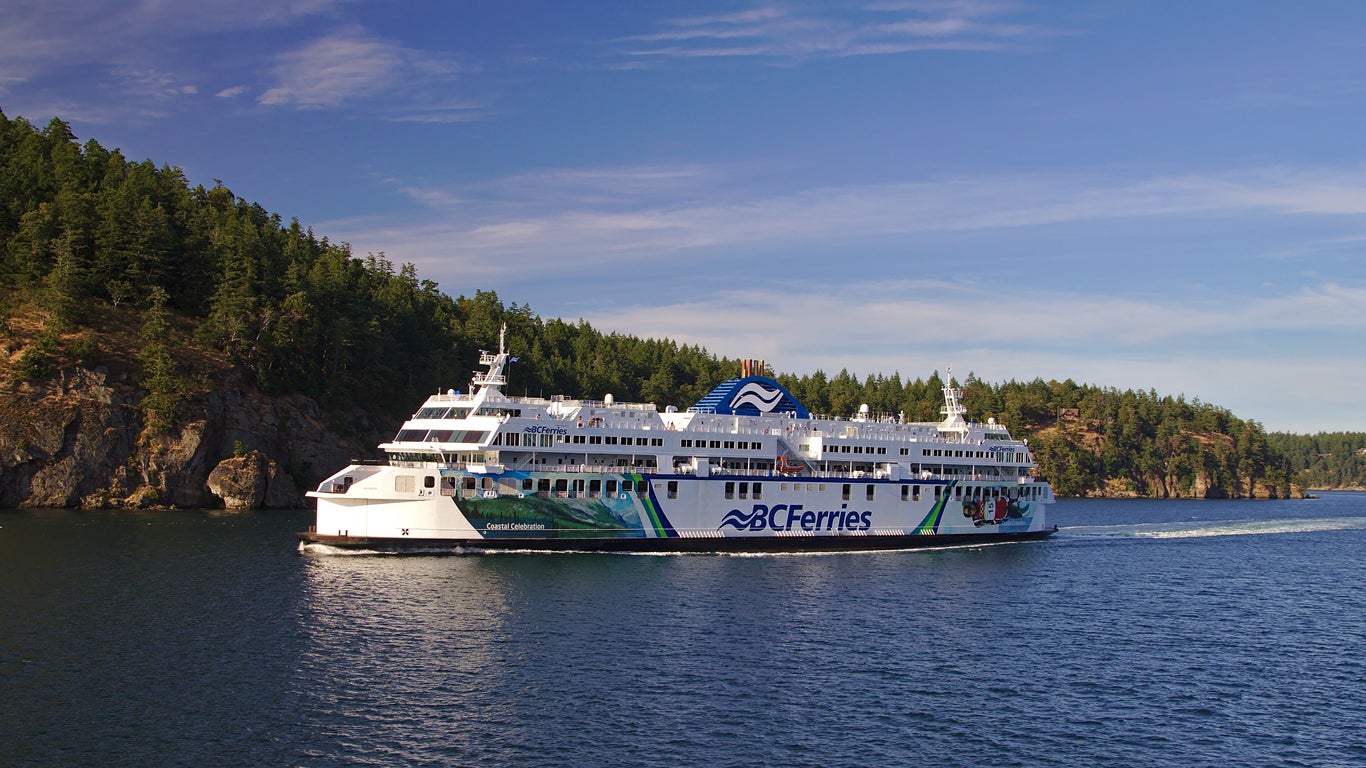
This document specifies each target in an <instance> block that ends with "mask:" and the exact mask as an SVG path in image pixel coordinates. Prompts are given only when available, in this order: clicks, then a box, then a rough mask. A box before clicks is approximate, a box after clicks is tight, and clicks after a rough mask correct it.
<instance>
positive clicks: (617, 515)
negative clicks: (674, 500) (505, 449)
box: [459, 472, 660, 538]
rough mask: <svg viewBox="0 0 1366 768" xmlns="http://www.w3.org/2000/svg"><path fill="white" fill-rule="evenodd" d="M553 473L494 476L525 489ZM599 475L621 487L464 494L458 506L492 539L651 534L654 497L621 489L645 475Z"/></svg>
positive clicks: (630, 486) (508, 473)
mask: <svg viewBox="0 0 1366 768" xmlns="http://www.w3.org/2000/svg"><path fill="white" fill-rule="evenodd" d="M549 477H552V475H550V474H547V473H533V472H505V473H503V474H502V475H499V476H497V477H496V478H495V479H496V481H497V482H498V483H499V484H500V485H502V486H504V487H507V486H509V485H511V486H514V487H518V488H521V487H523V481H524V480H531V481H532V485H533V487H534V486H535V485H536V484H537V481H539V480H541V479H543V478H549ZM559 477H563V476H562V475H560V476H559ZM594 479H595V480H602V481H603V485H604V486H606V485H607V483H608V481H613V485H614V486H615V487H616V488H617V489H618V490H616V491H615V492H613V493H610V494H607V493H603V494H599V495H591V496H590V495H588V494H585V493H582V492H576V491H568V490H566V491H554V490H552V491H544V490H542V491H527V492H523V493H521V494H503V495H497V496H492V497H480V496H474V497H468V498H461V499H460V500H459V505H460V509H461V510H462V511H463V512H464V514H465V518H466V519H467V520H469V522H470V525H472V526H474V528H475V530H477V531H479V532H480V533H482V534H483V535H484V536H485V537H487V538H524V537H526V536H535V537H551V538H603V537H612V538H641V537H644V536H646V535H647V534H646V528H645V524H644V523H643V522H642V519H641V507H642V506H644V507H645V509H646V510H647V517H651V518H653V517H654V516H653V515H650V514H648V513H649V509H650V503H649V500H648V499H642V498H640V497H639V496H637V495H636V494H635V492H634V491H625V490H620V489H622V488H634V487H636V483H637V482H638V481H639V480H640V479H641V476H640V475H638V474H622V475H602V476H601V477H598V478H594ZM642 502H643V504H642ZM651 524H652V527H654V528H655V529H656V530H658V529H659V527H660V526H659V525H658V523H657V521H656V520H654V519H652V520H651ZM657 535H658V534H657Z"/></svg>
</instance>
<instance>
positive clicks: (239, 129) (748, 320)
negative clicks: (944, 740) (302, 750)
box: [0, 0, 1366, 432]
mask: <svg viewBox="0 0 1366 768" xmlns="http://www.w3.org/2000/svg"><path fill="white" fill-rule="evenodd" d="M200 6H203V7H200ZM1363 40H1366V3H1360V2H1304V3H1285V2H1254V1H1252V0H1246V1H1243V2H1215V1H1210V2H1200V1H1197V2H1188V3H1161V2H1157V3H1154V2H1137V1H1135V2H1127V1H1118V0H1116V1H1114V2H1106V1H1104V0H1100V1H1098V2H1085V3H1083V2H1075V3H1074V2H1042V1H1040V2H1009V1H1003V2H996V1H994V0H912V1H907V2H902V1H899V0H868V2H863V3H859V2H848V3H835V2H815V1H814V0H796V1H793V2H764V1H763V0H760V1H759V2H610V3H570V2H520V1H518V0H504V1H502V2H494V1H488V2H474V1H469V2H457V1H451V2H430V3H429V2H363V1H355V2H344V1H341V0H270V1H265V0H261V1H258V0H238V1H237V2H234V3H231V4H228V3H213V4H207V3H206V4H197V3H182V2H179V1H178V0H176V1H173V0H144V1H143V2H112V1H104V0H79V1H74V0H45V1H35V0H9V2H6V3H5V4H3V6H0V109H3V110H4V112H5V114H7V115H8V116H10V117H15V116H23V117H25V118H28V119H29V120H30V121H32V122H34V123H37V124H39V125H41V124H43V123H45V122H46V121H47V119H48V118H50V117H52V116H53V115H57V116H60V117H62V118H63V119H65V120H67V121H68V122H70V123H71V124H72V127H73V129H74V131H75V132H76V134H77V136H78V137H80V138H81V139H82V140H84V139H86V138H96V139H97V140H99V141H100V142H101V143H102V144H104V145H105V146H107V147H119V148H121V149H122V150H123V151H124V153H125V155H127V156H128V157H130V158H131V159H135V160H140V159H144V158H152V159H153V160H155V161H156V162H158V163H166V164H171V165H175V166H179V167H180V168H182V169H184V171H185V173H186V175H187V176H188V177H189V178H190V180H191V181H192V182H193V183H203V184H205V185H211V184H212V183H213V182H214V180H215V179H221V180H222V181H223V182H224V184H225V185H227V186H228V187H229V188H231V189H232V190H233V192H235V193H236V194H238V195H239V196H241V197H244V198H246V199H248V200H252V201H254V202H258V203H260V204H261V205H262V206H264V207H265V208H267V209H268V210H271V211H275V212H278V213H280V214H281V215H282V216H284V217H286V218H287V219H288V218H293V217H297V218H298V219H299V220H300V221H301V222H302V223H303V224H305V225H307V226H311V227H313V229H314V231H315V232H317V233H318V234H320V235H327V236H328V237H330V238H331V239H332V240H334V241H337V240H340V241H345V242H349V243H351V245H352V247H353V249H354V250H355V252H356V253H357V255H364V254H365V253H367V252H384V253H385V254H386V255H387V256H388V257H389V258H391V259H393V260H394V261H396V262H400V263H401V262H413V263H415V264H416V265H417V266H418V270H419V273H420V274H421V276H422V277H424V278H428V279H432V280H435V281H437V282H438V283H439V284H440V286H441V288H442V290H444V291H445V292H447V293H449V294H452V295H460V294H465V295H472V294H473V292H474V291H475V290H476V289H486V290H495V291H497V292H498V294H499V296H500V297H501V298H502V299H503V300H504V301H505V302H508V303H511V302H516V303H519V304H530V306H531V307H532V309H533V310H534V311H535V312H537V313H538V314H540V315H541V316H543V317H556V316H558V317H564V318H566V319H570V320H574V319H577V318H583V319H585V320H587V321H589V322H591V323H593V324H594V325H595V326H596V327H598V328H600V329H603V330H607V331H613V330H615V331H620V332H623V333H628V334H634V335H640V336H655V337H659V336H666V337H670V338H673V339H677V340H679V341H682V342H686V343H698V344H702V345H704V346H706V347H707V348H709V349H711V350H712V351H714V352H716V353H718V354H722V355H728V356H732V357H738V356H745V357H760V358H764V359H766V360H768V361H769V362H770V363H771V364H773V365H774V366H775V367H776V368H777V369H778V370H780V371H791V372H797V373H806V372H811V371H814V370H816V369H818V368H819V369H823V370H825V371H826V372H827V373H831V374H833V373H836V372H838V371H839V370H840V369H842V368H847V369H849V370H850V371H851V372H854V373H857V374H859V375H860V376H863V375H867V374H870V373H878V372H881V373H887V374H890V373H892V372H900V373H901V374H902V375H903V376H904V377H909V378H915V377H924V376H927V375H929V374H930V373H931V372H932V371H934V370H939V371H943V370H944V369H945V368H946V367H950V366H951V367H952V368H953V370H954V371H955V373H956V374H958V375H960V376H961V375H963V374H966V373H968V372H970V371H971V372H974V373H976V374H977V375H978V376H980V377H981V378H984V379H987V380H989V381H1004V380H1007V379H1020V380H1028V379H1033V378H1035V377H1042V378H1045V379H1048V378H1058V379H1061V378H1072V379H1075V380H1076V381H1078V382H1083V383H1093V384H1100V385H1104V386H1115V387H1119V388H1121V389H1127V388H1139V389H1148V388H1154V389H1156V390H1157V391H1158V392H1160V393H1164V394H1172V395H1176V394H1184V395H1185V396H1186V397H1187V398H1188V399H1193V398H1199V399H1201V400H1203V401H1205V402H1210V403H1215V404H1218V405H1222V406H1225V407H1227V408H1229V409H1230V410H1232V411H1233V412H1234V413H1235V414H1236V415H1238V416H1240V417H1242V418H1252V419H1257V420H1258V421H1260V422H1262V423H1263V424H1265V425H1266V427H1267V428H1268V429H1270V430H1283V431H1298V432H1313V431H1320V430H1334V431H1335V430H1366V398H1363V396H1362V392H1363V385H1362V382H1366V131H1364V130H1363V126H1366V44H1363V42H1362V41H1363ZM574 394H583V395H592V394H595V393H574Z"/></svg>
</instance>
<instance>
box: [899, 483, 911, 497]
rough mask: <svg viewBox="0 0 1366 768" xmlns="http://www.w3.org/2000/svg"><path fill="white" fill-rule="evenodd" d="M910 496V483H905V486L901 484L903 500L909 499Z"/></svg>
mask: <svg viewBox="0 0 1366 768" xmlns="http://www.w3.org/2000/svg"><path fill="white" fill-rule="evenodd" d="M910 497H911V486H909V485H903V486H901V500H902V501H905V500H907V499H909V498H910Z"/></svg>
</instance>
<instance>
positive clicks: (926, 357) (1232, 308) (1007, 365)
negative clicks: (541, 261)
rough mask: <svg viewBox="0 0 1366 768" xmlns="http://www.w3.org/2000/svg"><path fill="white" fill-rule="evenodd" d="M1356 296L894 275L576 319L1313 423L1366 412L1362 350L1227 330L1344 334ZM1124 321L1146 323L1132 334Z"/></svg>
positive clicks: (860, 363)
mask: <svg viewBox="0 0 1366 768" xmlns="http://www.w3.org/2000/svg"><path fill="white" fill-rule="evenodd" d="M655 298H657V297H655ZM1363 306H1366V288H1347V287H1342V286H1328V287H1326V288H1325V289H1323V290H1308V291H1301V292H1299V293H1297V294H1295V295H1293V296H1288V297H1243V298H1242V299H1240V300H1237V301H1226V302H1223V303H1219V304H1213V303H1212V304H1209V305H1207V306H1204V307H1191V306H1189V305H1188V304H1187V303H1186V302H1183V301H1181V300H1179V299H1175V298H1173V299H1169V300H1148V301H1140V300H1136V299H1121V300H1105V299H1100V298H1096V297H1091V296H1086V295H1078V294H1069V293H1066V292H1047V291H1031V292H1030V293H1029V294H1028V295H1025V296H1018V297H1007V298H1004V299H1003V298H1002V297H1001V295H1000V292H999V290H997V289H996V288H995V287H994V286H990V285H986V284H975V285H969V284H955V283H942V282H908V281H903V282H892V283H888V282H877V283H857V284H844V285H834V286H830V285H821V286H801V285H796V284H790V285H781V286H775V287H773V288H762V289H748V290H746V289H741V290H733V291H726V292H724V293H722V294H719V295H717V296H715V297H712V298H709V299H706V300H701V301H692V302H683V303H650V304H644V303H641V304H633V305H631V306H624V307H616V308H608V309H602V310H599V311H592V310H590V311H589V312H587V313H586V314H585V316H584V319H586V320H588V321H589V322H590V323H592V324H593V325H594V326H595V327H598V328H601V329H609V330H616V329H630V332H631V333H632V334H633V335H638V336H644V337H664V338H671V339H674V340H677V341H679V342H681V343H687V344H700V345H702V346H703V347H705V348H707V349H708V350H710V351H712V352H713V353H716V354H718V355H724V356H728V357H759V358H763V359H765V360H767V361H768V362H770V363H772V364H773V365H774V366H775V367H776V368H777V369H778V370H780V371H787V372H795V373H812V372H814V371H816V370H818V369H819V370H824V371H825V372H826V373H827V374H833V373H835V372H837V371H839V370H841V369H848V370H849V371H851V372H852V373H855V374H858V375H861V376H866V375H869V374H873V373H882V374H888V375H890V374H891V373H893V372H899V373H901V374H902V376H903V378H910V379H914V378H917V377H921V378H923V377H925V376H928V375H929V373H930V372H931V371H935V370H938V371H941V372H942V371H944V370H946V369H947V368H950V367H951V368H953V370H954V374H955V375H956V376H958V377H960V378H961V377H963V376H965V375H967V374H968V373H969V372H973V373H975V374H976V375H978V376H979V377H980V378H983V379H985V380H988V381H1005V380H1008V379H1019V380H1029V379H1033V378H1056V379H1063V378H1072V379H1074V380H1076V381H1078V382H1081V383H1092V384H1098V385H1101V386H1116V387H1119V388H1123V389H1128V388H1136V389H1148V388H1154V389H1156V390H1158V392H1159V393H1161V394H1169V395H1173V396H1175V395H1180V394H1184V395H1186V396H1187V398H1188V399H1193V398H1200V399H1202V400H1204V401H1205V402H1210V403H1215V404H1218V405H1221V406H1224V407H1227V408H1229V409H1231V410H1232V411H1234V413H1235V414H1237V415H1239V416H1240V417H1242V418H1255V419H1258V420H1259V421H1263V422H1265V423H1266V424H1267V426H1268V428H1271V429H1280V430H1288V431H1314V430H1320V429H1344V428H1347V427H1345V426H1344V424H1346V425H1355V426H1356V427H1360V426H1361V425H1363V424H1366V402H1363V401H1362V400H1361V398H1360V396H1359V387H1358V385H1357V383H1356V382H1359V381H1361V377H1362V376H1366V359H1362V357H1361V355H1359V354H1351V353H1350V352H1348V353H1346V354H1344V355H1343V356H1342V359H1340V360H1329V359H1326V358H1325V357H1324V356H1322V355H1321V354H1315V351H1316V350H1313V349H1309V348H1306V346H1312V345H1306V346H1291V347H1287V348H1284V349H1281V350H1279V351H1278V352H1277V353H1276V354H1274V355H1273V356H1272V357H1271V358H1268V356H1267V354H1266V353H1265V352H1264V351H1260V350H1259V351H1256V352H1252V353H1246V354H1240V353H1239V351H1238V350H1239V347H1240V345H1238V344H1235V343H1230V339H1229V337H1230V335H1240V336H1255V335H1257V334H1261V333H1268V332H1273V333H1274V332H1288V333H1294V334H1300V335H1302V336H1304V335H1306V334H1312V335H1319V336H1325V337H1327V336H1332V335H1334V334H1339V335H1341V334H1347V335H1353V334H1356V333H1357V332H1358V331H1359V329H1361V328H1363V327H1366V309H1363V308H1362V307H1363ZM1133 326H1147V328H1146V330H1145V332H1144V333H1140V334H1133V333H1131V332H1130V329H1131V327H1133ZM1358 345H1359V342H1358ZM1320 351H1321V350H1320ZM1357 351H1359V350H1357ZM1344 352H1346V351H1345V350H1344ZM1306 398H1310V399H1312V401H1313V403H1312V404H1306V403H1305V399H1306ZM1306 406H1308V407H1306ZM1328 413H1332V414H1334V415H1333V416H1332V417H1328V416H1327V414H1328ZM1335 419H1336V420H1337V421H1334V420H1335Z"/></svg>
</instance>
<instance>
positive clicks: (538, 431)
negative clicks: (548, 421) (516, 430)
mask: <svg viewBox="0 0 1366 768" xmlns="http://www.w3.org/2000/svg"><path fill="white" fill-rule="evenodd" d="M522 431H523V432H526V433H527V434H532V435H567V434H569V430H567V429H565V428H564V427H542V426H540V425H539V424H538V425H535V426H531V427H522Z"/></svg>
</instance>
